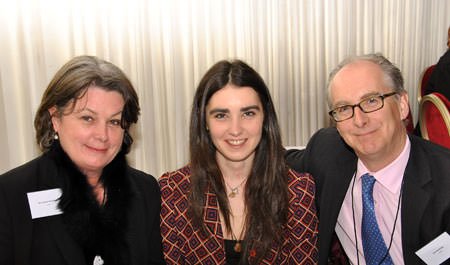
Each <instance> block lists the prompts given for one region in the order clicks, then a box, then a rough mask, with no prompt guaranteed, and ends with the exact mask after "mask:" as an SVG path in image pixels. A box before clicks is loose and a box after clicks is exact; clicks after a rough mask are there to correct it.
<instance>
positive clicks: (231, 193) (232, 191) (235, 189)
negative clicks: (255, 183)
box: [228, 187, 239, 198]
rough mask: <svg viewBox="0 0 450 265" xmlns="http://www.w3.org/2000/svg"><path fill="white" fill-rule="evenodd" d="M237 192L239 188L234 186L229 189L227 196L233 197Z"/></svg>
mask: <svg viewBox="0 0 450 265" xmlns="http://www.w3.org/2000/svg"><path fill="white" fill-rule="evenodd" d="M238 194H239V189H238V188H237V187H236V188H234V189H231V192H230V193H229V194H228V197H230V198H234V197H236V195H238Z"/></svg>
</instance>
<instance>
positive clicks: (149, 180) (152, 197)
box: [131, 170, 166, 264]
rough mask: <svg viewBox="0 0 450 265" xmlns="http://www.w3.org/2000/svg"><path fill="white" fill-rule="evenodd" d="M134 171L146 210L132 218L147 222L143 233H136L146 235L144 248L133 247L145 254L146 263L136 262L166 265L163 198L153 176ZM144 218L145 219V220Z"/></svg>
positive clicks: (143, 262) (141, 262)
mask: <svg viewBox="0 0 450 265" xmlns="http://www.w3.org/2000/svg"><path fill="white" fill-rule="evenodd" d="M133 171H134V173H133V175H134V177H135V180H136V184H137V189H138V190H139V192H140V193H141V194H142V197H141V198H142V199H143V200H144V201H143V202H142V203H143V204H144V208H142V209H143V211H144V212H135V213H134V215H133V216H132V218H139V219H144V220H145V222H146V223H145V224H144V227H143V229H142V231H136V232H137V233H144V234H145V239H144V240H145V243H144V246H139V245H138V246H136V245H134V246H133V247H135V248H138V249H139V250H140V251H142V252H144V253H145V256H146V258H145V261H139V260H136V262H137V264H166V263H165V262H164V258H163V252H162V243H161V242H162V240H161V230H160V217H159V216H160V211H161V196H160V190H159V186H158V183H157V181H156V179H155V178H154V177H153V176H151V175H148V174H145V173H143V172H141V171H137V170H133ZM144 216H145V218H143V217H144ZM135 221H136V220H135ZM135 221H132V222H135ZM137 223H140V222H137ZM131 229H133V228H131ZM134 243H136V242H134ZM142 248H143V249H142ZM132 251H133V250H132ZM134 251H137V249H135V250H134ZM141 254H142V253H140V254H139V255H141Z"/></svg>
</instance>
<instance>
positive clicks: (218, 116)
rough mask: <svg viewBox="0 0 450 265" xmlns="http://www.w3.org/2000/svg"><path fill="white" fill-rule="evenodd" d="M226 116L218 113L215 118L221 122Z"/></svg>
mask: <svg viewBox="0 0 450 265" xmlns="http://www.w3.org/2000/svg"><path fill="white" fill-rule="evenodd" d="M225 116H226V115H225V113H217V114H216V115H214V118H216V119H219V120H221V119H224V118H225Z"/></svg>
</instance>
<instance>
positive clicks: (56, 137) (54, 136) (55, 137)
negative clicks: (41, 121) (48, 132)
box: [53, 132, 59, 140]
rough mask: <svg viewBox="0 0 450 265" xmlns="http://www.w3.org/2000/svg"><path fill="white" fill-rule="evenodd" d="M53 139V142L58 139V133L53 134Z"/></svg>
mask: <svg viewBox="0 0 450 265" xmlns="http://www.w3.org/2000/svg"><path fill="white" fill-rule="evenodd" d="M53 139H55V140H58V139H59V136H58V132H55V134H54V135H53Z"/></svg>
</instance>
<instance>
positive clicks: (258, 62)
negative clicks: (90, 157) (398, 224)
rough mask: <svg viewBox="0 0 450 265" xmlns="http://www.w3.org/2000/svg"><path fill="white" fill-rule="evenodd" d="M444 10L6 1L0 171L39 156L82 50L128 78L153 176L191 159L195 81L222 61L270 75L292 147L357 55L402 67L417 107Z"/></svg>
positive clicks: (366, 1)
mask: <svg viewBox="0 0 450 265" xmlns="http://www.w3.org/2000/svg"><path fill="white" fill-rule="evenodd" d="M448 14H450V2H449V1H446V0H429V1H424V0H380V1H373V0H316V1H309V0H226V1H224V0H212V1H211V0H166V1H159V0H129V1H116V0H112V1H111V0H110V1H106V0H47V1H38V0H17V1H6V0H0V25H1V26H0V126H1V128H2V130H0V147H1V150H2V151H1V152H0V173H2V172H5V171H7V170H8V169H11V168H13V167H15V166H18V165H20V164H22V163H24V162H26V161H28V160H30V159H32V158H33V157H36V156H37V155H39V150H38V148H37V146H36V144H35V132H34V127H33V119H34V114H35V112H36V109H37V108H38V105H39V102H40V98H41V95H42V93H43V91H44V90H45V88H46V86H47V84H48V82H49V81H50V79H51V78H52V76H53V75H54V74H55V72H56V71H57V69H58V68H59V67H61V66H62V64H64V63H65V62H66V61H67V60H69V59H70V58H71V57H73V56H76V55H82V54H89V55H96V56H99V57H101V58H104V59H106V60H109V61H111V62H113V63H115V64H116V65H118V66H119V67H120V68H122V69H123V70H124V72H125V73H126V74H127V75H128V76H129V77H130V79H131V80H132V82H133V84H134V86H135V88H136V90H137V92H138V95H139V98H140V104H141V116H140V119H139V122H138V124H137V126H135V127H134V128H133V130H132V134H133V136H134V138H135V145H134V146H133V149H132V152H131V153H130V155H129V160H130V163H131V164H132V165H134V166H135V167H137V168H139V169H141V170H144V171H146V172H148V173H151V174H153V175H154V176H155V177H159V176H160V175H161V174H162V173H163V172H165V171H168V170H173V169H175V168H177V167H181V166H182V165H184V164H185V163H187V162H188V151H189V150H188V139H189V131H188V130H189V114H190V109H191V103H192V98H193V95H194V91H195V89H196V86H197V84H198V82H199V80H200V78H201V77H202V75H203V74H204V73H205V71H206V70H207V69H208V68H209V67H210V66H212V65H213V64H214V63H215V62H217V61H219V60H222V59H234V58H239V59H242V60H244V61H246V62H248V63H249V64H250V65H252V66H253V67H254V68H255V69H256V70H257V71H258V72H259V73H260V74H261V76H262V77H263V78H264V80H265V81H266V83H267V84H268V86H269V89H270V91H271V93H272V97H273V100H274V103H275V107H276V110H277V114H278V119H279V123H280V126H281V130H282V136H283V141H284V144H285V145H286V146H295V145H302V146H303V145H306V143H307V141H308V139H309V138H310V137H311V135H312V134H313V133H314V132H315V131H316V130H318V129H319V128H321V127H325V126H329V119H328V116H327V110H328V109H327V103H326V85H327V78H328V74H329V72H330V71H331V70H332V69H333V67H335V66H336V64H337V63H338V62H339V61H340V60H342V59H343V58H345V57H346V56H348V55H351V54H362V53H371V52H381V53H383V54H384V55H385V56H386V57H387V58H389V59H390V60H392V61H393V62H394V63H395V64H396V65H398V66H399V67H400V69H401V70H402V72H403V74H404V77H405V88H406V89H407V90H408V92H409V99H410V105H411V109H412V111H413V117H417V112H418V102H417V89H418V83H419V78H420V75H421V73H422V71H423V69H424V68H425V67H426V66H428V65H430V64H434V63H435V62H437V60H438V59H439V57H440V56H441V55H442V54H443V53H444V51H445V49H446V38H447V28H448V26H449V25H450V16H448ZM416 120H417V118H415V122H416Z"/></svg>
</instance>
